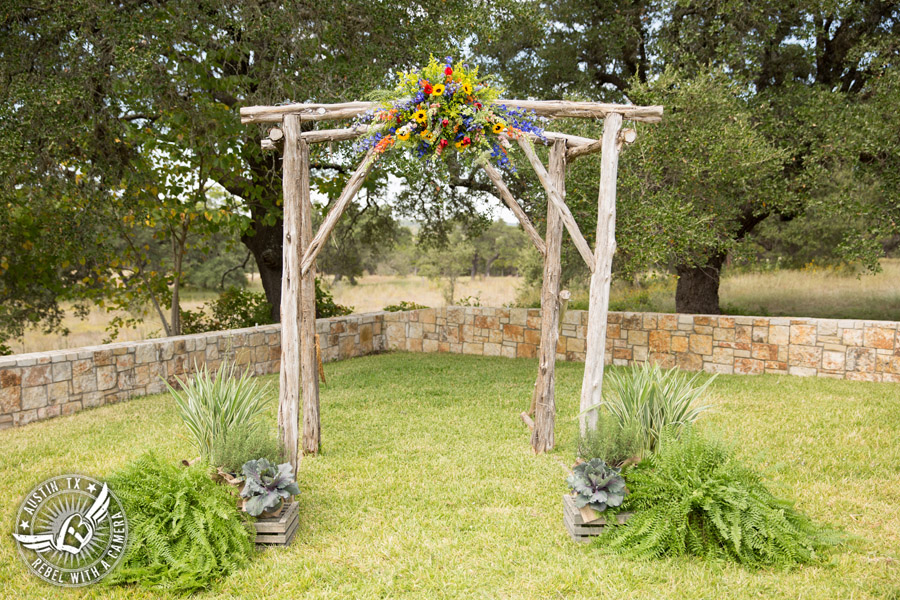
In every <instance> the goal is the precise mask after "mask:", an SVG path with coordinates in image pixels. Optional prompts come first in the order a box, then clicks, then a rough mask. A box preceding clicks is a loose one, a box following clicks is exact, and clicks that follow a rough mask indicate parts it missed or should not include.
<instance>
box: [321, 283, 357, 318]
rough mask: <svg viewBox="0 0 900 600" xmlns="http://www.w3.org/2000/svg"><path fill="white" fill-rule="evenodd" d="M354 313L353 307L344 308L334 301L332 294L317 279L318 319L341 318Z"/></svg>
mask: <svg viewBox="0 0 900 600" xmlns="http://www.w3.org/2000/svg"><path fill="white" fill-rule="evenodd" d="M352 312H353V307H352V306H344V305H343V304H338V303H337V302H335V301H334V297H333V296H332V295H331V292H329V291H328V290H326V289H325V288H323V287H322V281H321V280H320V279H319V278H318V277H316V318H317V319H327V318H328V317H341V316H343V315H349V314H350V313H352Z"/></svg>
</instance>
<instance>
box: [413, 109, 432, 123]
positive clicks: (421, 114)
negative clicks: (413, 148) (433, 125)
mask: <svg viewBox="0 0 900 600" xmlns="http://www.w3.org/2000/svg"><path fill="white" fill-rule="evenodd" d="M413 119H415V120H416V121H418V122H419V123H424V122H425V121H426V120H427V119H428V115H427V114H426V113H425V111H424V110H417V111H416V112H415V114H413Z"/></svg>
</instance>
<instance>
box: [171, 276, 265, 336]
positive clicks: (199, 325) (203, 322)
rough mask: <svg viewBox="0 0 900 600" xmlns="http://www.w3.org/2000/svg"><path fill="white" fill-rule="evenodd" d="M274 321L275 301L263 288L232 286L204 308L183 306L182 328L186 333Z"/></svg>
mask: <svg viewBox="0 0 900 600" xmlns="http://www.w3.org/2000/svg"><path fill="white" fill-rule="evenodd" d="M271 322H272V305H271V304H269V301H268V300H266V295H265V294H263V293H261V292H251V291H250V290H244V289H241V288H237V287H230V288H228V289H227V290H225V291H224V292H222V293H221V294H219V297H218V298H216V299H215V300H212V301H210V302H207V303H206V304H204V307H203V309H202V310H196V311H192V310H182V311H181V330H182V332H183V333H185V334H190V333H203V332H205V331H225V330H227V329H242V328H244V327H255V326H257V325H267V324H269V323H271Z"/></svg>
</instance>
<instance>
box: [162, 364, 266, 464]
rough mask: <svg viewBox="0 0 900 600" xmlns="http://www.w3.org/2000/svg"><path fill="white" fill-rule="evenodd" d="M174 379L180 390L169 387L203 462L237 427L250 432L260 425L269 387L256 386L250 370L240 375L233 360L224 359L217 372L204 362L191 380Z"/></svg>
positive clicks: (207, 459)
mask: <svg viewBox="0 0 900 600" xmlns="http://www.w3.org/2000/svg"><path fill="white" fill-rule="evenodd" d="M175 380H176V381H177V382H178V384H179V387H180V388H181V390H180V391H179V390H176V389H175V388H173V387H172V386H171V385H169V383H168V382H166V387H168V388H169V392H170V393H171V394H172V397H173V398H174V399H175V405H176V407H177V408H178V414H179V416H181V419H182V421H184V424H185V426H186V427H187V428H188V431H190V433H191V436H192V437H193V438H194V443H195V444H196V446H197V450H198V451H199V452H200V457H201V458H202V459H203V460H204V461H206V462H209V461H210V459H211V455H212V450H213V448H214V447H216V446H217V445H218V444H221V443H222V440H223V439H224V438H226V437H227V435H228V432H230V431H232V430H233V429H235V428H236V427H238V426H243V427H244V428H247V429H249V431H250V432H252V431H253V430H255V429H257V428H259V426H260V422H259V416H260V415H261V414H262V412H263V410H265V408H266V395H267V389H266V388H265V387H260V386H259V385H257V383H256V382H255V381H253V379H252V378H251V377H250V373H249V372H248V371H244V373H243V374H242V375H241V376H240V377H237V376H236V375H235V367H234V363H230V362H228V361H223V362H222V364H221V365H220V366H219V370H218V371H217V372H216V373H215V375H213V374H212V372H211V371H209V369H207V367H206V365H203V366H200V367H197V368H196V369H195V373H194V377H193V379H191V380H190V381H182V380H181V379H179V378H178V377H176V378H175Z"/></svg>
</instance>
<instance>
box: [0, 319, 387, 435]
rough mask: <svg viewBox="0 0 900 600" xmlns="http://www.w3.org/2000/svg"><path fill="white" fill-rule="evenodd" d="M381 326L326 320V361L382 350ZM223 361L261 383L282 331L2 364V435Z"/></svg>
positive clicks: (40, 355) (159, 387)
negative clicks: (255, 377) (7, 429)
mask: <svg viewBox="0 0 900 600" xmlns="http://www.w3.org/2000/svg"><path fill="white" fill-rule="evenodd" d="M382 323H383V314H382V313H372V314H364V315H351V316H348V317H336V318H332V319H319V320H318V321H317V322H316V331H317V332H318V334H319V346H320V348H321V351H322V360H324V361H330V360H338V359H342V358H350V357H353V356H359V355H362V354H368V353H372V352H378V351H381V350H383V349H384V348H385V337H384V331H383V326H382ZM223 358H228V359H229V360H233V361H234V362H235V363H236V364H237V365H238V367H239V368H240V369H241V370H246V369H249V370H250V371H251V372H252V373H253V374H254V375H265V374H268V373H277V372H278V370H279V366H280V361H281V326H280V325H267V326H263V327H253V328H249V329H234V330H231V331H216V332H210V333H200V334H196V335H185V336H180V337H171V338H162V339H157V340H146V341H141V342H121V343H116V344H106V345H103V346H93V347H87V348H75V349H70V350H57V351H53V352H37V353H33V354H18V355H13V356H0V429H5V428H7V427H11V426H14V425H24V424H26V423H30V422H32V421H37V420H40V419H46V418H50V417H55V416H58V415H67V414H71V413H73V412H77V411H79V410H81V409H82V408H88V407H92V406H101V405H103V404H109V403H112V402H118V401H120V400H125V399H127V398H133V397H135V396H143V395H146V394H155V393H158V392H162V391H164V390H165V383H164V381H163V380H164V379H165V380H167V381H169V382H170V383H175V377H181V378H184V376H185V375H186V374H188V373H190V372H191V371H192V370H193V367H194V364H197V365H203V364H206V365H208V366H209V367H210V368H211V369H216V368H218V366H219V365H220V364H221V362H222V359H223Z"/></svg>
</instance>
